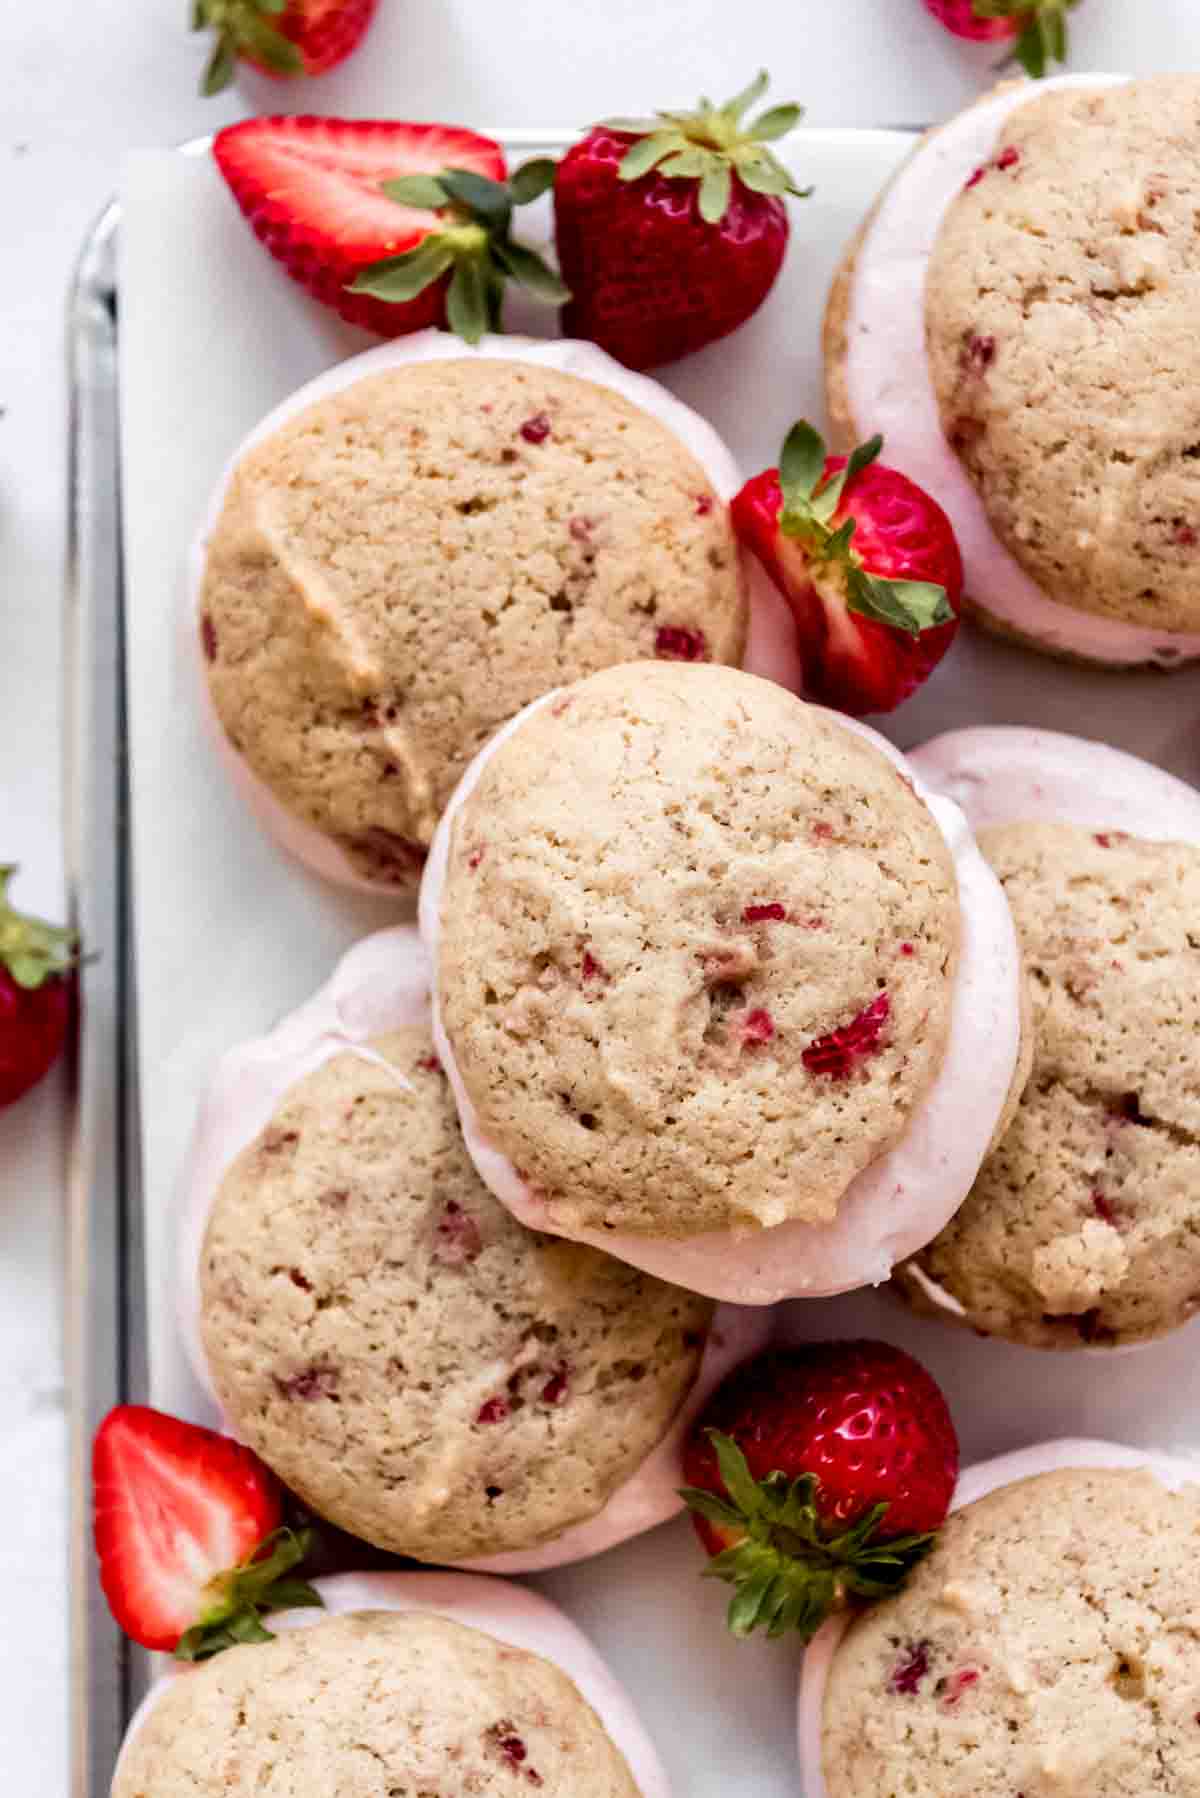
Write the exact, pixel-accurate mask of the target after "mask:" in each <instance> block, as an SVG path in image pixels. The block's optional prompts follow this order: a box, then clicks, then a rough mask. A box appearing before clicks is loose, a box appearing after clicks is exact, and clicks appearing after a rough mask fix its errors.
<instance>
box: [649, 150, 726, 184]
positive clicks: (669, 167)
mask: <svg viewBox="0 0 1200 1798" xmlns="http://www.w3.org/2000/svg"><path fill="white" fill-rule="evenodd" d="M714 166H715V159H714V157H713V154H712V152H711V150H702V149H701V148H700V147H699V145H698V144H689V145H688V147H687V148H686V149H685V150H677V151H676V152H675V154H674V155H673V156H668V157H667V160H666V161H665V162H663V163H660V164H659V172H660V174H663V175H671V176H673V177H674V176H681V177H683V176H691V175H703V174H705V173H706V172H707V170H709V169H711V168H713V167H714Z"/></svg>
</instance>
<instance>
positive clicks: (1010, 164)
mask: <svg viewBox="0 0 1200 1798" xmlns="http://www.w3.org/2000/svg"><path fill="white" fill-rule="evenodd" d="M1020 160H1021V152H1020V151H1019V150H1018V149H1017V148H1016V146H1015V145H1014V144H1009V145H1007V147H1006V148H1005V149H1003V150H1001V152H1000V154H999V156H997V158H996V167H997V168H998V169H1015V168H1016V166H1017V164H1018V163H1019V162H1020Z"/></svg>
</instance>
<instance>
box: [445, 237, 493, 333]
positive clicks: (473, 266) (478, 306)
mask: <svg viewBox="0 0 1200 1798" xmlns="http://www.w3.org/2000/svg"><path fill="white" fill-rule="evenodd" d="M491 322H492V320H491V307H490V304H489V293H488V282H487V277H486V272H485V269H484V266H483V260H482V258H481V257H476V256H471V257H467V258H465V259H464V260H463V261H462V262H460V263H458V264H457V266H456V267H455V270H454V273H453V275H452V276H451V277H450V286H449V287H448V289H447V290H446V323H447V324H448V325H449V326H450V329H451V330H452V331H453V332H455V333H456V334H457V335H458V336H459V337H461V338H462V339H463V341H464V343H471V344H475V343H478V342H479V339H480V338H481V337H482V336H483V334H484V332H485V331H486V330H487V329H488V327H489V325H490V324H491Z"/></svg>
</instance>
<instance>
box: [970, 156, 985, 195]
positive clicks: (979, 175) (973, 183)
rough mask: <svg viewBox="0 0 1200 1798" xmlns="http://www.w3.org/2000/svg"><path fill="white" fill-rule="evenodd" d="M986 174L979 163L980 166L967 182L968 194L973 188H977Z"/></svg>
mask: <svg viewBox="0 0 1200 1798" xmlns="http://www.w3.org/2000/svg"><path fill="white" fill-rule="evenodd" d="M986 174H987V169H986V168H985V167H984V165H983V164H982V163H981V164H980V166H979V167H978V168H977V169H976V170H975V172H974V173H973V174H972V175H971V176H970V177H969V178H968V180H967V192H968V193H970V191H971V189H972V188H973V187H978V186H979V183H980V182H981V181H982V180H983V177H984V176H985V175H986Z"/></svg>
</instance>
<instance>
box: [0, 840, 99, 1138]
mask: <svg viewBox="0 0 1200 1798" xmlns="http://www.w3.org/2000/svg"><path fill="white" fill-rule="evenodd" d="M16 871H17V870H16V868H15V867H11V866H3V867H0V1108H3V1107H4V1106H5V1105H12V1104H14V1103H15V1102H16V1100H17V1099H19V1098H21V1097H23V1095H24V1094H25V1093H27V1092H28V1091H29V1090H30V1088H31V1087H34V1086H36V1085H37V1083H38V1081H39V1080H40V1079H41V1078H42V1076H43V1075H44V1074H46V1073H48V1072H49V1070H50V1069H51V1068H52V1067H53V1066H54V1063H55V1062H56V1061H57V1060H58V1057H59V1055H60V1054H61V1053H62V1048H63V1044H64V1043H65V1042H66V1039H67V1034H68V1032H69V1030H70V1028H71V1023H72V1020H73V1018H74V1014H75V997H76V990H77V983H76V978H75V968H76V964H77V962H78V959H79V958H78V953H77V946H76V945H77V939H76V937H75V933H74V932H73V931H70V930H63V929H60V928H59V927H58V926H57V925H55V924H45V923H43V922H42V920H41V919H40V918H30V917H26V916H25V915H24V914H23V913H21V912H18V911H14V910H13V907H12V906H11V905H10V904H9V902H8V885H9V882H10V881H11V880H12V878H13V876H14V875H15V873H16Z"/></svg>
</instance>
